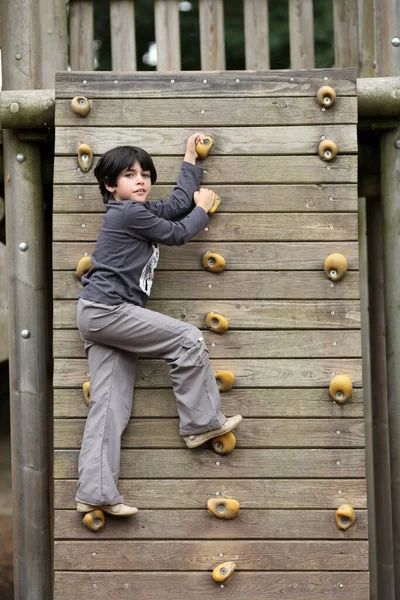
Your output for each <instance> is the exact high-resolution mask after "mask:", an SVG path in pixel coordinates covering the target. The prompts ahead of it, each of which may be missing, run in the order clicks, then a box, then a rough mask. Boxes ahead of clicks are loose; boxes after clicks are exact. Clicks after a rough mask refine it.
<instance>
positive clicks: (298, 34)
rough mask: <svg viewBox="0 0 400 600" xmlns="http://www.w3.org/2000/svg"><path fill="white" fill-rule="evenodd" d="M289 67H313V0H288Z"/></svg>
mask: <svg viewBox="0 0 400 600" xmlns="http://www.w3.org/2000/svg"><path fill="white" fill-rule="evenodd" d="M289 31H290V68H291V69H313V68H314V67H315V59H314V17H313V0H289Z"/></svg>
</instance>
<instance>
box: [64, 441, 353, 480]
mask: <svg viewBox="0 0 400 600" xmlns="http://www.w3.org/2000/svg"><path fill="white" fill-rule="evenodd" d="M78 454H79V451H78V450H56V451H55V453H54V477H55V479H76V478H77V475H78ZM364 462H365V451H364V449H357V448H351V449H347V448H335V449H326V448H318V449H303V450H301V452H299V451H298V450H296V449H287V448H284V449H282V448H279V449H267V450H264V449H262V450H261V449H245V450H242V449H237V450H235V451H234V452H233V453H232V454H227V455H225V456H220V455H216V454H215V453H214V452H211V451H210V450H209V449H199V448H197V449H196V450H195V451H192V452H189V451H188V450H187V449H186V450H180V449H179V450H165V449H163V450H122V452H121V471H120V477H121V479H123V478H128V479H132V478H133V479H144V478H145V479H182V480H183V479H203V478H206V479H218V478H229V479H235V478H243V479H254V478H262V477H266V478H274V477H275V478H276V477H277V478H292V477H294V478H296V479H297V478H305V477H308V478H315V477H321V475H323V477H324V478H329V479H330V478H344V477H349V478H357V477H365V466H364ZM217 463H218V464H217ZM166 465H168V469H166ZM338 489H339V488H338Z"/></svg>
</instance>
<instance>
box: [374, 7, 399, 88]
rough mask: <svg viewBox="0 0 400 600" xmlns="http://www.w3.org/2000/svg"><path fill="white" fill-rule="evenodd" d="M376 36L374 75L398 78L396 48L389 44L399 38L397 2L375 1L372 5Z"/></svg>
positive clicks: (397, 51)
mask: <svg viewBox="0 0 400 600" xmlns="http://www.w3.org/2000/svg"><path fill="white" fill-rule="evenodd" d="M374 17H375V35H376V54H375V55H374V56H375V59H376V75H378V77H396V76H397V77H398V76H399V75H400V65H399V50H398V46H395V45H393V44H392V43H391V41H392V39H393V38H395V37H399V31H400V15H399V3H398V0H395V1H392V0H376V1H375V3H374Z"/></svg>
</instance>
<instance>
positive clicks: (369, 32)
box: [358, 0, 376, 77]
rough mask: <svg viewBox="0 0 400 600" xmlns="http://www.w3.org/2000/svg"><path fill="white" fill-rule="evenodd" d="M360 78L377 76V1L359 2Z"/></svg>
mask: <svg viewBox="0 0 400 600" xmlns="http://www.w3.org/2000/svg"><path fill="white" fill-rule="evenodd" d="M358 57H359V76H360V77H374V76H375V75H376V58H375V57H376V48H375V0H358Z"/></svg>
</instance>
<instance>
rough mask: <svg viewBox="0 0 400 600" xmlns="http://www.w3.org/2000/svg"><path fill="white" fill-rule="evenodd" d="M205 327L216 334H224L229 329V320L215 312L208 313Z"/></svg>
mask: <svg viewBox="0 0 400 600" xmlns="http://www.w3.org/2000/svg"><path fill="white" fill-rule="evenodd" d="M204 325H205V326H206V327H207V329H211V331H213V332H214V333H224V331H226V330H227V329H228V327H229V324H228V319H225V317H223V316H222V315H219V314H218V313H214V312H210V313H208V315H207V316H206V318H205V319H204Z"/></svg>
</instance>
